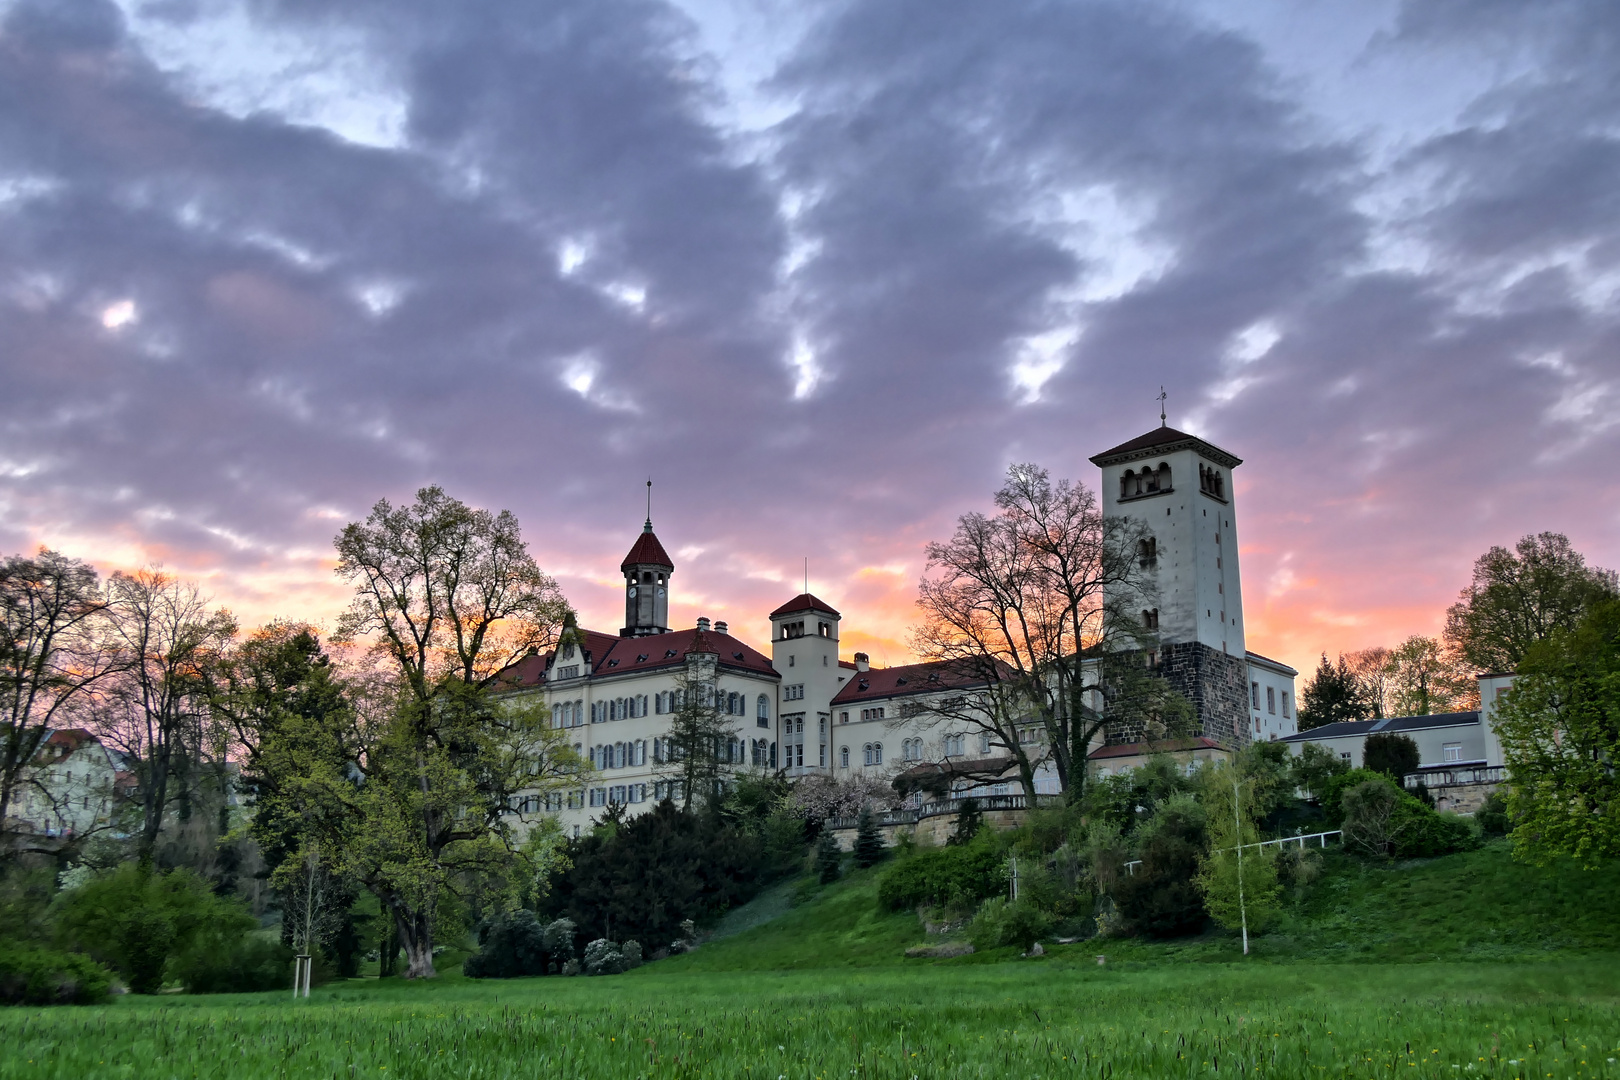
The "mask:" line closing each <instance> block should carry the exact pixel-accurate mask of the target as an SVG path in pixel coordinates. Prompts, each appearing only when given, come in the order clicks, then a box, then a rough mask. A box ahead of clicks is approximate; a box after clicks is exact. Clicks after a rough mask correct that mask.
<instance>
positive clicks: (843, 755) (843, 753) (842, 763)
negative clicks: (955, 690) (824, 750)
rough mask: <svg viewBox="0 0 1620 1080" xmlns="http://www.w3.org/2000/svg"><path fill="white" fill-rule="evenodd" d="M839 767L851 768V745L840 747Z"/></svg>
mask: <svg viewBox="0 0 1620 1080" xmlns="http://www.w3.org/2000/svg"><path fill="white" fill-rule="evenodd" d="M838 767H839V768H841V769H847V768H849V747H847V746H840V747H839V748H838Z"/></svg>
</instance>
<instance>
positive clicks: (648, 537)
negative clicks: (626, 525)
mask: <svg viewBox="0 0 1620 1080" xmlns="http://www.w3.org/2000/svg"><path fill="white" fill-rule="evenodd" d="M632 566H662V567H664V568H665V569H666V570H673V569H675V563H674V562H673V561H672V560H671V559H670V557H669V554H668V552H666V551H665V550H664V545H663V544H660V543H659V542H658V535H657V534H656V533H654V532H653V531H652V522H650V521H649V522H647V524H646V525H645V526H644V527H643V528H642V530H641V535H640V536H638V537H636V542H635V543H634V544H632V545H631V546H630V554H628V555H626V556H625V557H624V562H622V563H620V564H619V569H620V570H628V569H630V568H631V567H632Z"/></svg>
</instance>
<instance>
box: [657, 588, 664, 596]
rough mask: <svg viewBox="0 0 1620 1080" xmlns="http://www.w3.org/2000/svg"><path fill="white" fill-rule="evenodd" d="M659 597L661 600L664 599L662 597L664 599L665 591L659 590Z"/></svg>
mask: <svg viewBox="0 0 1620 1080" xmlns="http://www.w3.org/2000/svg"><path fill="white" fill-rule="evenodd" d="M658 595H659V597H660V598H662V597H663V595H664V590H663V589H659V590H658Z"/></svg>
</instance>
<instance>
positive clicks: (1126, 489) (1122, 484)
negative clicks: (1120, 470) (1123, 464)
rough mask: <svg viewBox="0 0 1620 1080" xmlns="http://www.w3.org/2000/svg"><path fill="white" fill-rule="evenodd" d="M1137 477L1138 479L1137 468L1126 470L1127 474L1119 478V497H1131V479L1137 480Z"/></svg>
mask: <svg viewBox="0 0 1620 1080" xmlns="http://www.w3.org/2000/svg"><path fill="white" fill-rule="evenodd" d="M1135 479H1136V472H1135V470H1132V469H1126V470H1125V475H1123V476H1121V477H1120V478H1119V497H1120V498H1122V499H1128V498H1130V497H1131V481H1132V480H1135Z"/></svg>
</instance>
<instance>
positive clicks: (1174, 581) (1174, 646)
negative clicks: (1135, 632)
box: [1091, 425, 1249, 748]
mask: <svg viewBox="0 0 1620 1080" xmlns="http://www.w3.org/2000/svg"><path fill="white" fill-rule="evenodd" d="M1091 461H1092V464H1094V465H1096V466H1098V467H1099V468H1101V469H1102V501H1103V513H1104V515H1105V516H1107V517H1110V518H1127V519H1131V520H1134V521H1137V522H1140V523H1141V524H1142V525H1144V526H1146V528H1147V530H1148V532H1147V537H1146V539H1144V540H1143V541H1142V543H1141V544H1140V545H1139V547H1138V551H1137V558H1138V559H1139V560H1141V562H1142V565H1143V566H1144V567H1147V568H1148V569H1149V570H1150V572H1151V573H1152V574H1153V575H1154V576H1155V577H1156V578H1157V584H1158V600H1157V604H1158V607H1157V608H1150V609H1148V610H1145V611H1143V612H1142V613H1141V617H1142V619H1143V622H1144V623H1145V624H1146V625H1147V627H1148V628H1149V629H1150V630H1157V632H1158V635H1159V641H1160V648H1159V657H1158V659H1159V662H1160V664H1161V666H1162V670H1163V671H1164V673H1165V675H1166V676H1167V677H1168V678H1169V680H1170V682H1171V685H1173V686H1175V688H1176V689H1177V690H1180V691H1181V692H1182V693H1183V694H1185V695H1186V696H1187V698H1188V700H1190V701H1191V702H1192V703H1193V706H1194V707H1195V708H1196V709H1197V711H1198V720H1199V725H1200V728H1201V731H1202V734H1204V735H1206V736H1208V737H1209V738H1212V739H1215V740H1217V741H1218V742H1220V743H1222V744H1223V745H1225V746H1229V747H1232V748H1236V747H1237V746H1239V745H1241V744H1243V743H1244V742H1247V741H1248V738H1249V697H1248V695H1249V687H1248V678H1249V677H1248V661H1247V653H1246V650H1245V648H1244V640H1243V585H1242V578H1241V576H1240V574H1239V572H1238V543H1237V507H1236V503H1235V501H1234V494H1233V483H1232V470H1233V469H1235V468H1237V467H1238V466H1239V465H1241V464H1242V461H1241V460H1240V459H1238V458H1237V457H1234V456H1233V455H1232V454H1229V453H1227V452H1226V451H1225V450H1222V449H1221V448H1220V447H1218V446H1215V445H1213V444H1211V443H1207V442H1205V441H1204V440H1203V439H1200V438H1198V437H1197V436H1194V435H1188V434H1186V433H1185V432H1182V431H1177V430H1176V429H1175V428H1172V427H1167V426H1162V425H1161V426H1160V427H1158V428H1156V429H1154V430H1153V431H1150V432H1148V433H1147V434H1145V435H1141V436H1139V437H1137V438H1135V439H1132V440H1130V441H1129V442H1125V443H1121V444H1120V445H1118V446H1116V447H1114V448H1113V449H1112V450H1107V451H1105V452H1103V453H1101V454H1098V455H1097V456H1096V457H1094V458H1092V459H1091Z"/></svg>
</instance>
